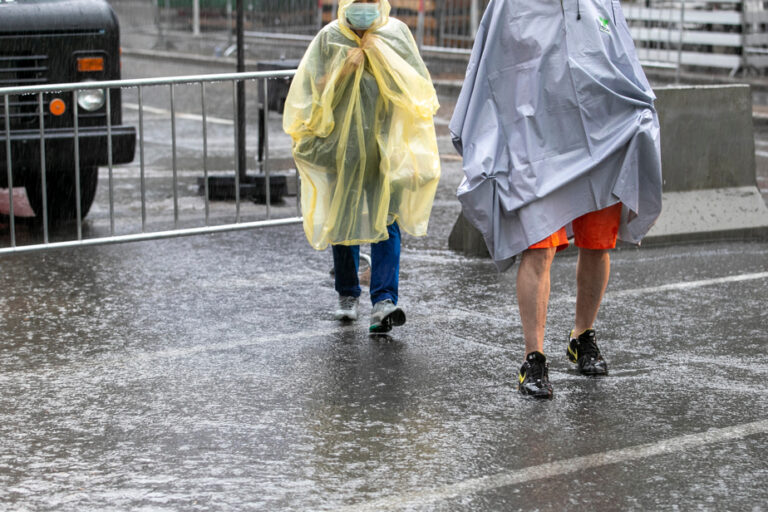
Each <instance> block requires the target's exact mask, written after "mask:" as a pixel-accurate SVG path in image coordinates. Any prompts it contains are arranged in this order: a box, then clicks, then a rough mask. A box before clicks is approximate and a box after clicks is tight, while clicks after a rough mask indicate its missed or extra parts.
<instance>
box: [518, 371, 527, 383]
mask: <svg viewBox="0 0 768 512" xmlns="http://www.w3.org/2000/svg"><path fill="white" fill-rule="evenodd" d="M517 380H518V381H520V384H522V383H523V381H524V380H525V374H524V373H519V374H518V375H517Z"/></svg>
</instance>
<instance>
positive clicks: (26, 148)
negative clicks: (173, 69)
mask: <svg viewBox="0 0 768 512" xmlns="http://www.w3.org/2000/svg"><path fill="white" fill-rule="evenodd" d="M119 78H120V29H119V26H118V21H117V17H116V16H115V13H114V11H113V10H112V8H111V7H110V6H109V4H108V3H107V2H106V1H104V0H0V88H2V87H20V86H29V85H41V84H59V83H73V82H84V81H102V80H118V79H119ZM106 94H110V101H111V103H110V107H111V124H112V127H111V130H112V163H113V164H121V163H128V162H131V161H132V160H133V157H134V153H135V148H136V130H135V128H134V127H132V126H124V125H123V124H122V110H121V91H120V89H119V88H118V89H111V90H109V91H106V90H103V89H92V90H82V91H79V92H77V93H75V92H51V93H45V94H44V95H43V111H44V119H43V125H44V137H45V157H46V158H45V160H46V162H45V169H46V180H47V186H46V189H47V190H46V191H47V198H48V217H49V219H51V220H52V221H61V220H68V219H74V218H75V216H76V212H77V209H76V204H75V197H76V196H75V158H74V147H75V146H74V144H75V133H74V112H75V107H74V104H75V102H77V113H78V115H77V123H78V135H79V137H78V138H79V150H80V151H79V160H80V191H81V213H82V215H83V216H85V215H86V214H87V213H88V210H89V209H90V207H91V204H92V203H93V199H94V196H95V194H96V185H97V182H98V167H99V166H104V165H107V164H108V163H109V159H108V144H107V105H106ZM7 97H8V109H7V111H6V100H5V95H3V94H2V93H0V187H7V186H8V172H7V153H6V140H7V139H6V137H7V135H6V126H7V125H6V117H7V118H8V121H9V123H8V124H9V125H10V139H11V160H12V161H11V169H12V173H13V185H14V187H16V186H24V187H26V189H27V196H28V198H29V202H30V205H31V206H32V209H33V210H34V211H35V213H36V215H37V216H38V217H40V216H41V215H42V213H41V212H42V203H43V199H42V197H43V195H42V186H41V179H40V177H41V176H40V174H41V169H42V166H41V165H40V159H41V157H40V121H39V118H40V115H39V106H38V105H39V100H38V94H37V93H35V94H12V95H8V96H7Z"/></svg>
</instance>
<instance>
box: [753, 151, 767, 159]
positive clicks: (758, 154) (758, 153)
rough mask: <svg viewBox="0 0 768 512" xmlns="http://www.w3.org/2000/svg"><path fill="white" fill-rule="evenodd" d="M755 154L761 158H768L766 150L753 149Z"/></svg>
mask: <svg viewBox="0 0 768 512" xmlns="http://www.w3.org/2000/svg"><path fill="white" fill-rule="evenodd" d="M755 154H756V155H757V156H760V157H763V158H768V151H755Z"/></svg>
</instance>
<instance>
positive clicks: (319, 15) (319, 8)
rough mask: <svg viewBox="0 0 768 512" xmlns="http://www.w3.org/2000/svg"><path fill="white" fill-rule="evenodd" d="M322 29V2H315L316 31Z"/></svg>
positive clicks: (319, 0)
mask: <svg viewBox="0 0 768 512" xmlns="http://www.w3.org/2000/svg"><path fill="white" fill-rule="evenodd" d="M321 28H323V0H317V29H318V30H320V29H321Z"/></svg>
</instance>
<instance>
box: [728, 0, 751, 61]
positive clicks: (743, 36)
mask: <svg viewBox="0 0 768 512" xmlns="http://www.w3.org/2000/svg"><path fill="white" fill-rule="evenodd" d="M747 28H748V25H747V0H743V1H742V2H741V69H742V70H743V73H744V74H746V72H747V67H748V65H749V58H748V56H747ZM736 73H738V69H736V70H734V71H733V72H732V73H731V74H732V75H734V76H735V75H736Z"/></svg>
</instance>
